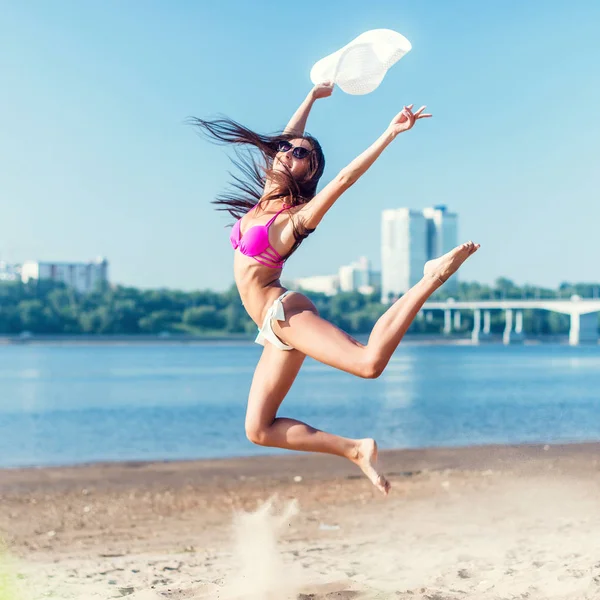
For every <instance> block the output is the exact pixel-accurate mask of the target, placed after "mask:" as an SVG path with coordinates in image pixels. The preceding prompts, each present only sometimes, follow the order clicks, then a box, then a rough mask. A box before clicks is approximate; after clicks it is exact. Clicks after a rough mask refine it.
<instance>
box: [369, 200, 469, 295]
mask: <svg viewBox="0 0 600 600" xmlns="http://www.w3.org/2000/svg"><path fill="white" fill-rule="evenodd" d="M457 230H458V216H457V215H456V213H450V212H448V210H447V208H446V207H445V206H435V207H432V208H426V209H425V210H423V211H417V210H411V209H409V208H396V209H389V210H384V211H383V213H382V220H381V301H382V302H384V303H388V302H390V301H391V300H393V299H394V298H396V297H398V296H400V295H402V294H405V293H406V292H407V291H408V290H409V289H410V288H411V287H412V286H414V285H415V284H416V283H418V282H419V280H420V279H421V277H422V276H423V267H424V266H425V263H426V262H427V261H428V260H431V259H432V258H436V257H438V256H441V255H442V254H444V253H446V252H448V251H449V250H451V249H452V248H454V246H456V244H457ZM456 283H457V282H456V276H455V277H453V278H452V280H450V282H449V283H448V284H446V285H447V286H449V287H455V286H456Z"/></svg>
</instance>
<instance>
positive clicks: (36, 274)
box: [21, 258, 108, 293]
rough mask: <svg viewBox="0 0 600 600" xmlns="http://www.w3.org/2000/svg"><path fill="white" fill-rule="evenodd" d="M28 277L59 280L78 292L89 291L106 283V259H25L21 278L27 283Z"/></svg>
mask: <svg viewBox="0 0 600 600" xmlns="http://www.w3.org/2000/svg"><path fill="white" fill-rule="evenodd" d="M30 279H38V280H40V279H50V280H52V281H61V282H62V283H64V284H66V285H68V286H69V287H72V288H75V289H76V290H77V291H79V292H82V293H89V292H93V291H94V290H96V289H97V288H98V287H99V286H100V285H101V284H106V283H108V261H107V260H106V259H104V258H99V259H97V260H95V261H89V262H80V263H64V262H60V263H58V262H57V263H51V262H41V261H33V260H32V261H27V262H24V263H23V265H22V267H21V280H22V281H23V283H27V282H28V281H29V280H30Z"/></svg>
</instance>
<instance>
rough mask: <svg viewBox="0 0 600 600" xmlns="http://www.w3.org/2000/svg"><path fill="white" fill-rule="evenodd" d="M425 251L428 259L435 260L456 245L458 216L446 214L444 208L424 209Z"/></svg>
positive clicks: (446, 211) (446, 210)
mask: <svg viewBox="0 0 600 600" xmlns="http://www.w3.org/2000/svg"><path fill="white" fill-rule="evenodd" d="M423 214H424V215H425V218H426V219H427V251H428V254H429V258H430V259H431V258H436V257H437V256H441V255H442V254H446V252H450V250H452V248H455V247H456V246H457V245H458V215H457V214H456V213H451V212H448V209H447V208H446V207H445V206H435V207H433V208H426V209H425V210H424V211H423Z"/></svg>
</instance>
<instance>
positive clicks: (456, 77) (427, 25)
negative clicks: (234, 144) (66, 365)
mask: <svg viewBox="0 0 600 600" xmlns="http://www.w3.org/2000/svg"><path fill="white" fill-rule="evenodd" d="M509 4H510V7H511V9H510V10H507V9H506V6H494V5H485V6H482V5H481V3H477V2H475V1H474V0H473V1H469V2H467V1H464V2H463V1H461V2H459V3H458V4H457V5H453V6H452V7H451V6H449V5H445V4H443V3H439V4H437V5H436V9H435V10H431V7H430V6H425V5H423V6H421V5H415V6H409V5H406V6H404V5H403V6H401V7H400V6H398V5H397V3H394V2H391V0H390V1H384V2H381V3H379V4H378V5H377V6H372V5H368V6H367V5H364V3H361V2H358V1H350V2H347V3H344V4H343V5H342V4H341V2H339V3H338V2H332V3H330V4H327V5H323V4H322V3H316V2H312V1H310V0H308V1H307V2H304V3H303V8H304V10H303V11H300V12H298V11H295V10H294V9H293V7H288V6H285V5H278V6H277V7H273V8H272V9H270V10H269V11H257V10H256V9H255V7H252V6H245V5H242V4H240V3H236V2H231V1H229V2H227V1H225V2H222V3H220V4H219V5H215V6H214V7H212V8H211V11H210V13H207V12H206V11H203V10H202V7H201V6H200V5H196V4H195V3H192V2H186V1H184V2H182V3H181V4H179V5H178V6H177V7H176V8H175V7H167V6H158V5H154V6H152V7H148V9H147V10H146V11H145V14H144V21H143V23H142V22H141V21H140V20H139V14H138V11H137V10H136V9H135V7H133V6H129V5H123V4H122V3H118V2H116V0H107V2H105V3H102V5H89V4H85V5H83V4H81V3H77V2H72V1H67V2H66V3H65V4H64V6H65V10H63V11H55V10H53V9H52V7H50V6H49V5H47V4H45V3H43V2H40V1H35V0H34V1H33V2H31V3H27V4H23V3H19V2H16V1H14V0H13V1H11V0H9V1H8V2H7V3H5V5H4V6H3V8H4V11H3V20H2V22H1V23H0V52H2V55H3V56H4V57H6V61H5V65H4V67H3V70H2V73H1V74H0V85H1V86H2V89H3V94H2V96H1V97H0V130H1V131H2V135H1V136H0V157H1V158H2V162H3V166H4V169H3V176H2V198H3V200H4V202H3V206H2V210H3V212H2V218H1V219H0V260H4V261H6V262H9V263H14V262H20V263H22V262H25V261H26V260H42V261H48V262H54V261H56V262H59V261H84V260H87V259H88V258H89V257H93V256H96V255H106V256H109V257H110V260H111V280H112V281H114V282H115V283H121V284H125V285H132V286H136V287H143V288H156V287H168V288H172V289H204V288H210V289H216V290H224V289H227V288H229V287H230V286H231V285H232V284H233V274H232V254H231V248H230V246H229V245H228V239H227V238H228V230H227V229H226V228H225V225H226V224H227V223H228V221H229V219H228V218H226V217H225V216H223V215H220V214H218V213H216V212H214V210H213V206H212V205H211V204H210V200H211V199H212V198H214V197H215V195H216V194H217V193H218V192H219V191H220V190H222V189H223V188H225V187H226V186H227V181H228V179H229V176H228V174H227V170H228V168H229V163H228V159H227V156H226V154H225V152H224V151H223V149H221V148H218V147H215V146H211V145H210V144H207V143H206V142H204V141H202V140H200V139H198V138H197V136H196V135H195V134H194V132H193V131H192V130H191V128H190V127H188V126H186V125H185V119H186V117H188V116H189V115H198V116H211V115H216V114H218V113H223V114H227V115H229V116H231V117H232V118H235V119H236V120H238V121H240V122H242V123H244V124H247V125H248V126H250V127H252V128H254V129H256V130H258V131H261V132H270V131H274V130H276V129H280V128H282V127H283V126H284V125H285V123H286V122H287V119H288V118H289V117H290V116H291V114H292V113H293V112H294V110H295V109H296V108H297V106H298V104H299V103H300V101H301V100H302V98H303V97H304V96H305V94H306V92H307V91H308V89H309V88H310V81H309V77H308V74H309V71H310V68H311V66H312V64H314V62H315V61H316V60H318V59H319V58H322V57H323V56H325V55H326V54H328V53H329V52H331V51H333V50H335V49H336V48H338V47H341V46H342V45H343V44H345V43H347V42H348V41H350V40H351V39H353V38H354V37H355V36H356V35H357V34H359V33H361V32H362V31H364V30H367V29H370V28H376V27H387V28H392V29H396V30H398V31H400V32H401V33H402V34H404V35H406V37H407V38H408V39H409V40H410V41H411V43H412V44H413V50H412V51H411V52H410V53H409V54H408V55H407V56H406V57H405V58H403V59H402V60H401V61H400V62H399V63H398V64H397V65H395V66H394V67H393V68H392V69H390V71H389V73H388V74H387V75H386V78H385V80H384V81H383V83H382V84H381V86H380V88H378V89H377V90H376V91H375V92H373V93H372V94H368V95H366V96H361V97H355V96H348V95H346V94H344V93H343V92H341V90H339V89H336V90H335V91H334V94H333V96H332V98H330V99H326V100H322V101H319V102H318V103H317V105H316V106H315V108H314V110H313V114H312V115H311V117H310V119H309V123H308V131H309V132H311V133H313V134H315V135H316V136H317V137H318V138H319V139H320V141H321V142H322V145H323V147H324V149H325V153H326V157H327V168H326V172H325V176H324V178H323V180H322V185H323V184H325V183H327V181H329V180H330V179H331V178H332V177H334V176H335V174H336V173H337V172H338V171H339V170H340V169H341V168H343V167H344V166H345V165H346V164H347V163H348V162H350V161H351V160H352V159H353V158H354V157H355V156H356V155H357V154H359V153H360V152H362V151H363V150H364V149H365V148H366V147H367V146H368V145H369V144H370V143H371V142H372V141H374V139H376V137H377V136H378V135H379V134H380V133H381V132H382V131H383V129H384V128H385V126H386V125H387V123H388V122H389V120H390V119H391V117H392V116H393V115H394V114H395V113H396V112H397V111H398V110H399V108H401V106H402V105H403V104H404V103H409V102H415V103H417V104H418V105H420V104H421V103H422V104H427V105H428V110H430V111H431V112H432V113H433V115H434V117H433V119H430V120H428V121H427V122H424V123H420V124H419V127H416V128H415V129H414V130H413V131H411V132H409V133H408V134H406V136H404V135H403V136H401V137H400V138H398V139H397V140H396V141H395V142H394V144H393V145H392V146H391V147H390V148H388V149H387V150H386V152H385V153H384V154H383V155H382V157H381V158H380V159H379V160H378V161H377V162H376V164H375V165H374V166H373V167H372V168H371V169H370V171H369V172H368V173H367V174H366V175H365V176H364V177H363V178H362V179H361V180H360V181H359V182H358V183H357V184H356V185H355V186H353V188H352V189H350V190H349V191H348V192H347V193H346V194H345V195H344V196H343V197H342V198H341V199H340V200H339V201H338V203H337V205H336V206H335V207H334V208H333V209H332V211H331V212H330V214H328V215H327V217H326V218H325V219H324V221H323V222H322V223H321V225H320V226H319V229H318V230H317V231H316V232H315V233H314V234H313V235H311V236H310V237H309V238H308V239H307V240H306V241H305V242H304V243H303V245H302V248H301V249H300V250H299V251H298V252H296V253H295V254H294V255H293V256H292V258H291V259H290V261H289V262H288V264H287V265H286V268H285V270H284V275H283V277H284V279H295V278H298V277H301V276H303V275H306V274H315V275H317V274H327V273H331V272H333V271H334V270H336V268H337V266H338V265H343V264H347V263H348V262H350V261H352V260H355V258H356V257H358V256H368V257H371V259H372V261H373V269H374V270H379V269H380V267H381V266H380V264H379V247H378V239H379V227H380V221H379V216H380V213H381V211H382V210H384V209H386V208H393V207H394V206H398V205H410V206H412V207H414V208H415V209H416V210H422V209H423V208H425V207H426V206H429V205H432V204H438V203H443V204H448V205H450V206H452V208H453V210H455V211H456V212H458V213H459V214H460V215H461V238H460V241H462V240H463V239H471V238H472V239H474V240H476V241H478V242H480V243H481V244H482V247H481V250H480V251H479V252H478V254H477V256H475V257H473V260H472V261H469V263H468V264H466V265H465V267H464V269H463V271H461V278H462V279H463V280H465V281H480V282H482V283H492V282H493V281H494V280H495V279H497V278H498V277H508V278H510V279H512V280H514V281H515V282H517V283H520V284H524V283H533V284H537V285H542V286H546V287H552V288H554V287H557V286H558V285H559V284H560V283H561V282H563V281H595V280H600V269H599V268H598V267H596V265H595V263H591V257H593V256H594V255H595V252H596V251H597V241H596V228H597V225H596V224H597V223H598V221H599V220H600V206H599V205H598V204H597V203H595V202H594V201H593V200H594V199H595V198H596V197H597V189H598V172H597V171H598V170H597V168H596V163H597V150H596V145H597V144H596V140H597V139H598V136H599V134H600V116H599V115H598V114H597V111H589V112H588V111H585V110H582V116H579V113H578V112H577V107H579V106H582V107H586V106H588V105H590V104H591V105H592V106H593V105H596V104H597V103H598V99H599V96H600V86H598V83H597V82H596V81H595V79H594V78H593V77H591V73H593V72H595V65H597V63H598V60H599V59H600V48H599V47H598V44H597V43H596V42H595V39H596V35H597V32H596V28H595V26H594V24H595V23H597V22H598V20H599V19H600V5H598V4H597V3H594V2H591V1H587V2H581V3H578V5H577V6H578V10H577V11H573V10H571V8H570V7H569V6H566V5H564V4H562V3H559V2H556V1H550V2H548V3H545V4H544V10H543V11H541V10H539V9H538V8H536V7H535V6H534V5H533V4H529V3H527V4H524V3H518V2H513V3H509ZM341 6H343V7H344V14H345V15H346V18H344V19H343V21H342V22H340V20H339V9H340V7H341ZM316 12H318V14H319V19H314V14H315V13H316ZM232 14H235V15H236V16H237V17H238V18H236V19H233V20H232V19H231V18H230V17H231V15H232ZM290 19H293V20H294V23H295V24H296V26H297V27H298V28H302V29H303V30H305V31H309V32H310V35H309V36H308V37H307V40H306V42H305V43H303V45H302V48H303V51H302V52H297V53H282V52H280V51H279V50H278V49H276V48H274V47H273V44H272V40H273V32H275V31H278V30H279V28H280V27H281V23H284V22H289V21H290ZM557 30H560V32H561V36H564V38H565V39H568V40H569V43H568V44H565V45H562V46H561V47H560V48H559V49H557V50H549V49H548V43H547V40H548V39H552V37H553V36H554V35H555V34H556V31H557ZM109 38H110V39H111V43H110V44H107V43H106V40H107V39H109ZM266 59H268V60H266ZM459 65H460V68H459V67H458V66H459ZM210 82H218V83H215V84H212V85H211V84H210ZM565 111H566V113H567V115H568V118H566V117H565ZM207 256H209V257H210V260H206V257H207ZM590 265H591V266H590Z"/></svg>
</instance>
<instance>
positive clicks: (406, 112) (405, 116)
mask: <svg viewBox="0 0 600 600" xmlns="http://www.w3.org/2000/svg"><path fill="white" fill-rule="evenodd" d="M413 106H414V104H411V105H410V106H405V107H404V108H403V109H402V110H401V111H400V112H399V113H398V114H397V115H396V116H395V117H394V118H393V119H392V122H391V123H390V129H391V130H392V132H393V133H394V135H397V134H399V133H402V132H403V131H408V130H409V129H412V127H413V125H414V124H415V123H416V122H417V121H418V120H419V119H426V118H427V117H431V116H432V115H431V114H429V113H424V112H423V111H424V110H425V106H421V108H420V109H419V110H418V111H417V112H415V113H413V111H412V107H413Z"/></svg>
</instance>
